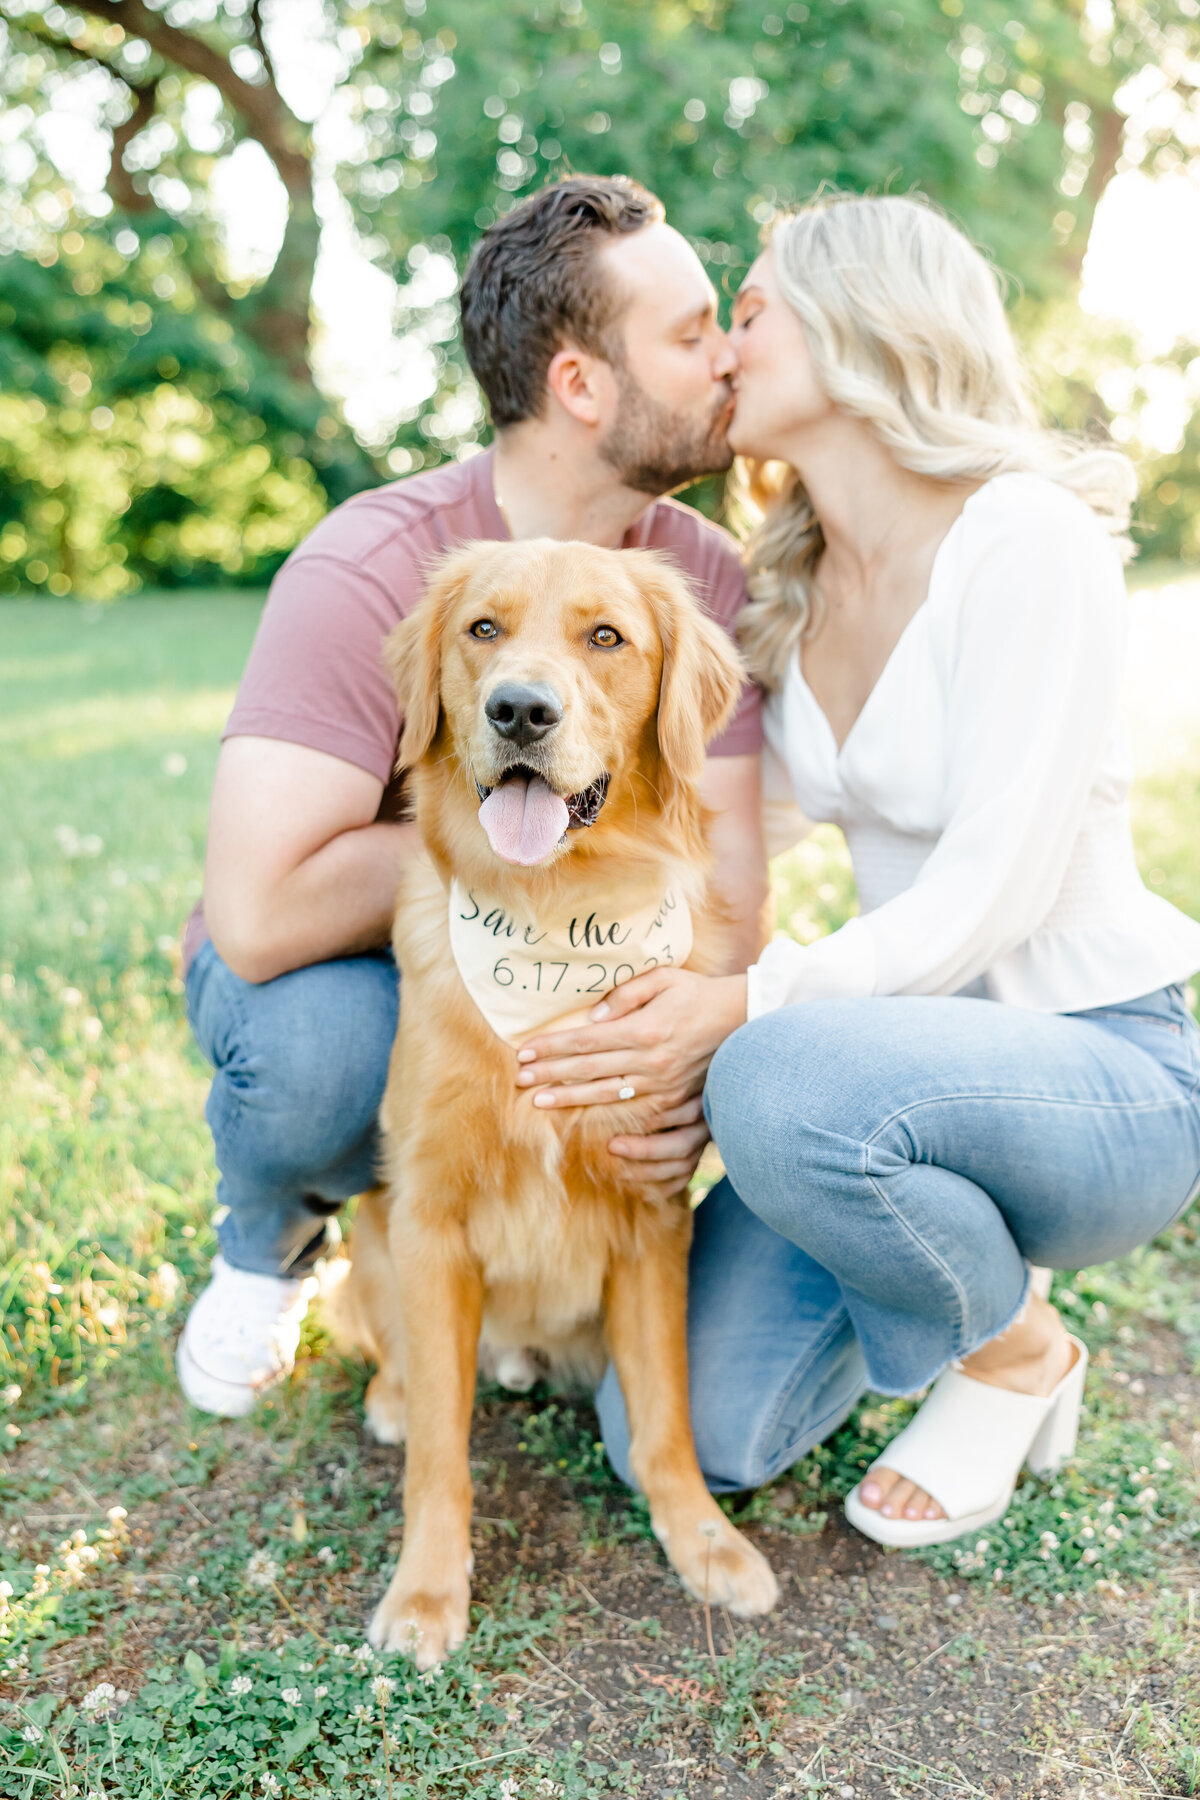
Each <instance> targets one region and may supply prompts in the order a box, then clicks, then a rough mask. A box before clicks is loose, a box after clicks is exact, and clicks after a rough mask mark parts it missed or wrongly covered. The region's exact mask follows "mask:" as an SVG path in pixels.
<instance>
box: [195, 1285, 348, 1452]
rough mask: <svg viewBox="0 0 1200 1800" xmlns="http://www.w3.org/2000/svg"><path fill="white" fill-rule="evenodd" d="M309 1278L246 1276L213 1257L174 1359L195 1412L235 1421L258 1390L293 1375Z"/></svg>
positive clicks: (312, 1289)
mask: <svg viewBox="0 0 1200 1800" xmlns="http://www.w3.org/2000/svg"><path fill="white" fill-rule="evenodd" d="M316 1291H317V1281H316V1278H315V1277H314V1276H312V1275H308V1276H305V1277H303V1278H298V1277H295V1276H287V1275H252V1274H251V1273H250V1272H249V1271H248V1270H246V1269H231V1268H230V1266H229V1264H228V1263H227V1262H226V1261H225V1259H224V1257H222V1256H214V1257H213V1263H212V1280H211V1281H210V1282H209V1284H208V1286H207V1287H206V1288H205V1290H204V1292H203V1293H202V1294H201V1295H200V1298H199V1299H198V1300H197V1301H196V1304H195V1305H194V1306H193V1308H192V1310H191V1312H190V1313H189V1314H188V1319H187V1324H186V1325H185V1326H184V1328H183V1332H182V1334H181V1336H180V1339H179V1347H178V1349H177V1350H176V1352H175V1369H176V1373H177V1374H178V1376H179V1385H180V1387H181V1388H182V1389H183V1392H184V1395H185V1397H186V1398H187V1399H188V1400H190V1401H191V1403H192V1405H193V1406H197V1407H199V1409H200V1411H201V1412H207V1413H216V1414H217V1416H218V1417H219V1418H225V1419H241V1418H244V1417H245V1416H246V1414H247V1413H248V1412H252V1411H253V1410H254V1407H255V1405H256V1404H257V1402H258V1397H259V1395H260V1394H261V1393H262V1392H263V1391H264V1389H266V1388H269V1387H271V1386H273V1385H274V1383H275V1382H277V1381H282V1380H283V1379H284V1377H285V1376H287V1375H290V1374H291V1372H292V1367H293V1364H294V1363H295V1360H296V1349H297V1346H298V1345H299V1342H300V1324H301V1321H302V1320H303V1318H304V1315H305V1313H306V1312H307V1311H308V1303H309V1300H310V1299H311V1298H312V1296H313V1294H315V1293H316Z"/></svg>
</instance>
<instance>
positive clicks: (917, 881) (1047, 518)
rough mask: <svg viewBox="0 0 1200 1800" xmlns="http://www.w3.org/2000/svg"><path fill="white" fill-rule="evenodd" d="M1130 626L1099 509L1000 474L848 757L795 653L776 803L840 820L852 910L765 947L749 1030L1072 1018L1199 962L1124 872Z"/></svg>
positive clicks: (937, 569) (960, 530) (784, 707)
mask: <svg viewBox="0 0 1200 1800" xmlns="http://www.w3.org/2000/svg"><path fill="white" fill-rule="evenodd" d="M1125 614H1126V598H1125V583H1124V578H1123V574H1122V569H1121V562H1120V558H1119V556H1118V554H1117V551H1116V549H1115V547H1114V545H1113V543H1112V540H1111V539H1110V537H1109V535H1108V533H1107V532H1106V531H1105V529H1104V527H1103V526H1102V525H1101V524H1100V522H1099V521H1098V520H1097V518H1096V517H1095V515H1094V514H1093V513H1092V511H1091V510H1090V508H1089V507H1088V506H1087V505H1085V503H1084V502H1083V501H1081V500H1080V499H1078V498H1077V497H1076V496H1075V495H1073V494H1071V493H1070V492H1069V491H1068V490H1067V489H1066V488H1063V487H1061V486H1059V485H1058V484H1057V483H1056V482H1053V481H1049V480H1046V479H1045V478H1043V477H1042V476H1038V475H1024V474H1019V475H1018V474H1014V475H999V476H996V477H995V478H994V479H993V480H991V481H989V482H987V483H985V485H984V486H983V487H981V488H979V489H977V491H976V492H975V493H974V494H972V495H971V497H970V498H969V499H968V500H967V503H966V505H965V507H964V508H963V510H962V512H961V513H960V515H959V517H958V518H957V519H956V520H955V522H954V524H953V525H952V526H951V528H950V530H949V532H948V533H947V534H946V536H945V538H944V539H943V540H942V543H941V544H940V546H939V548H938V552H937V556H936V558H935V560H934V565H933V571H932V574H931V576H930V582H929V591H928V594H927V595H926V598H925V602H924V604H923V605H922V606H921V608H920V610H919V611H918V612H916V613H915V614H914V616H913V618H912V619H911V620H910V621H909V624H908V625H907V626H906V628H905V630H904V632H903V634H902V635H901V637H900V640H899V642H898V643H897V645H896V647H895V649H894V650H893V651H892V654H891V656H890V658H889V659H888V662H887V665H886V667H885V668H884V670H883V673H882V674H881V675H880V677H879V680H878V682H877V683H876V685H875V687H874V688H873V690H872V692H871V694H870V696H869V697H868V699H867V702H866V705H865V706H864V707H863V709H862V712H861V713H860V714H859V716H858V718H857V720H856V721H855V724H854V726H853V728H852V730H851V732H850V734H849V736H848V737H847V739H846V741H845V743H844V744H843V746H842V748H841V751H840V752H839V750H838V748H837V744H836V741H835V739H834V736H833V732H832V730H831V729H830V726H829V722H828V720H827V719H826V717H825V714H824V713H823V712H822V710H821V708H820V706H818V704H817V701H816V699H815V698H814V696H813V694H812V692H811V690H810V689H809V687H808V685H807V683H806V682H805V679H804V676H803V673H802V671H801V666H800V655H799V652H797V654H796V655H795V656H794V657H793V659H792V662H791V664H790V666H789V668H788V671H787V675H786V678H785V680H784V682H783V685H782V687H781V689H780V691H779V692H778V693H776V694H774V695H773V696H772V697H771V698H770V700H769V701H768V703H767V708H766V717H765V728H766V739H767V748H766V752H765V765H766V766H765V770H764V785H765V789H766V794H767V799H768V802H770V801H771V800H776V801H778V800H780V799H782V798H784V796H785V793H787V790H790V794H788V797H789V798H791V799H794V801H795V803H796V804H797V805H798V806H799V807H800V809H801V810H802V812H804V813H805V814H806V815H807V816H808V818H809V819H812V820H817V821H821V822H830V823H833V824H836V825H839V826H840V827H841V829H842V830H843V832H844V833H845V835H846V840H847V843H848V845H849V849H850V856H851V860H852V862H853V864H854V873H855V877H856V880H857V883H858V894H859V905H860V909H861V916H860V917H859V918H857V919H852V920H850V922H849V923H848V924H846V925H843V926H842V928H841V929H840V930H839V931H835V932H833V933H832V934H831V935H830V936H829V937H826V938H821V939H819V940H818V941H817V942H816V943H813V944H807V945H801V944H797V943H796V942H794V940H792V939H790V938H784V937H777V938H776V939H775V941H774V942H773V943H771V944H769V945H768V946H767V948H766V949H765V950H764V952H763V954H762V956H761V958H760V960H759V961H758V962H757V963H756V964H755V965H754V967H753V968H752V969H751V970H750V980H749V1017H750V1018H752V1019H753V1018H756V1017H758V1015H759V1014H760V1013H765V1012H770V1011H773V1010H774V1009H775V1008H776V1007H780V1006H788V1005H791V1004H792V1003H793V1002H795V1001H799V1000H816V999H833V998H844V997H848V996H852V995H864V994H954V993H959V992H961V991H962V990H963V989H969V990H970V992H971V993H973V994H978V995H980V996H981V997H983V998H987V999H992V1000H1001V1001H1005V1002H1007V1003H1008V1004H1009V1005H1013V1006H1024V1007H1029V1008H1031V1009H1033V1010H1034V1011H1037V1012H1075V1011H1080V1010H1082V1009H1084V1008H1086V1007H1092V1006H1106V1005H1111V1004H1114V1003H1115V1002H1117V1001H1120V1000H1131V999H1134V998H1135V997H1136V996H1138V995H1140V994H1146V993H1150V992H1152V991H1153V990H1154V989H1156V988H1159V987H1163V986H1165V985H1166V984H1167V983H1169V982H1175V981H1182V980H1184V979H1185V978H1186V977H1187V976H1189V975H1191V974H1192V972H1193V971H1194V970H1195V969H1197V968H1198V967H1200V924H1198V923H1197V922H1196V921H1195V920H1193V919H1190V918H1188V917H1187V915H1186V914H1184V913H1181V912H1179V911H1178V910H1177V909H1176V908H1175V907H1173V906H1171V905H1170V904H1169V903H1168V902H1167V901H1166V900H1164V899H1162V898H1161V897H1160V896H1159V895H1156V894H1152V893H1150V892H1149V890H1148V889H1147V888H1145V887H1144V886H1143V884H1142V881H1141V877H1140V876H1139V874H1138V871H1137V867H1136V865H1135V862H1134V855H1133V842H1132V838H1131V835H1130V828H1129V812H1128V804H1127V796H1128V792H1129V783H1130V774H1131V771H1130V764H1129V757H1128V753H1127V750H1126V747H1125V742H1124V735H1123V731H1122V727H1121V724H1120V720H1119V716H1118V706H1119V696H1120V683H1121V665H1122V660H1123V655H1124V647H1125Z"/></svg>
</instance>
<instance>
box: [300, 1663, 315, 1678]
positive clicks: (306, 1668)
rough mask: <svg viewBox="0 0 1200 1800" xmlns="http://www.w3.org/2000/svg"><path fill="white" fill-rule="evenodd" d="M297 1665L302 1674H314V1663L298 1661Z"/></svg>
mask: <svg viewBox="0 0 1200 1800" xmlns="http://www.w3.org/2000/svg"><path fill="white" fill-rule="evenodd" d="M296 1667H297V1668H298V1669H299V1671H300V1673H301V1674H302V1675H311V1674H312V1664H311V1663H297V1664H296Z"/></svg>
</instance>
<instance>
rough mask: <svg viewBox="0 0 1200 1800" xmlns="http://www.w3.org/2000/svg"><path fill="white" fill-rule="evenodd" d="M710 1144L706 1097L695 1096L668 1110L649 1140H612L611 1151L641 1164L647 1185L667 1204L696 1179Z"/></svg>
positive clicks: (610, 1143)
mask: <svg viewBox="0 0 1200 1800" xmlns="http://www.w3.org/2000/svg"><path fill="white" fill-rule="evenodd" d="M707 1142H708V1124H707V1122H706V1120H705V1117H704V1101H703V1097H702V1096H701V1095H700V1094H694V1095H693V1096H692V1098H691V1099H690V1100H684V1101H682V1102H681V1104H680V1105H679V1106H672V1107H667V1108H665V1109H664V1110H663V1112H661V1113H660V1114H659V1120H658V1124H657V1126H656V1127H654V1128H652V1129H651V1130H650V1131H649V1132H647V1133H646V1134H645V1136H639V1137H615V1138H610V1139H609V1140H608V1148H609V1150H610V1151H611V1152H612V1154H613V1155H614V1156H623V1157H627V1158H628V1160H629V1161H630V1162H635V1163H640V1164H641V1165H642V1169H643V1172H644V1175H645V1179H646V1182H647V1185H648V1186H649V1187H650V1188H651V1189H653V1191H654V1192H655V1193H657V1194H658V1195H659V1196H660V1197H661V1198H662V1199H664V1200H666V1199H669V1198H670V1197H671V1195H672V1194H677V1193H679V1192H680V1191H681V1190H682V1189H683V1188H685V1187H686V1186H687V1184H688V1182H689V1181H690V1180H691V1179H692V1176H693V1175H694V1174H695V1173H696V1165H697V1163H698V1162H699V1161H700V1158H701V1156H702V1154H703V1152H704V1146H705V1144H707Z"/></svg>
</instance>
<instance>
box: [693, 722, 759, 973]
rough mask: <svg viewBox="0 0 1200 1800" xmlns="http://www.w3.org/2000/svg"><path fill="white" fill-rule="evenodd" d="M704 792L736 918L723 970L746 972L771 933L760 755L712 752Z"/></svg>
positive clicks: (724, 889) (720, 872)
mask: <svg viewBox="0 0 1200 1800" xmlns="http://www.w3.org/2000/svg"><path fill="white" fill-rule="evenodd" d="M700 791H701V794H702V795H703V798H704V803H705V805H706V806H709V807H711V808H712V810H713V812H714V813H715V814H716V817H715V818H714V820H713V826H712V842H713V849H714V851H715V853H716V861H715V864H714V870H713V875H714V880H715V882H716V885H717V890H718V892H719V893H720V894H721V897H722V898H723V899H724V901H725V903H726V905H727V906H728V907H729V909H730V912H731V913H732V915H733V918H734V921H735V932H734V940H733V949H732V951H731V954H730V956H729V959H728V966H727V967H726V968H725V969H723V970H722V971H721V973H722V974H729V975H733V974H741V973H742V971H743V970H745V969H747V968H748V967H749V965H750V964H751V963H752V962H756V961H757V960H758V954H759V951H760V950H761V949H762V947H763V945H764V944H765V943H766V942H767V940H768V938H769V937H770V935H771V929H772V920H771V918H770V916H769V912H768V908H769V903H770V898H771V894H770V885H769V883H768V880H767V853H766V848H765V846H764V843H763V829H762V773H761V758H760V757H758V756H757V755H756V756H710V757H709V759H708V761H707V762H706V763H705V765H704V775H703V777H702V779H701V784H700Z"/></svg>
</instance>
